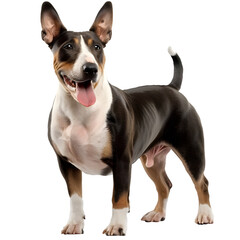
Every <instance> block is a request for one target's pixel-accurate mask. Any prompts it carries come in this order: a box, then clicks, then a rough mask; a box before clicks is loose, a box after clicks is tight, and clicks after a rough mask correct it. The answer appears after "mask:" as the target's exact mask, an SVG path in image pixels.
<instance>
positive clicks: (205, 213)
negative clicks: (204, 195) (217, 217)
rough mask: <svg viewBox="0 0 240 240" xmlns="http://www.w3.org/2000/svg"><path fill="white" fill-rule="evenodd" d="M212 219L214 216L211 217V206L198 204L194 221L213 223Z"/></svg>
mask: <svg viewBox="0 0 240 240" xmlns="http://www.w3.org/2000/svg"><path fill="white" fill-rule="evenodd" d="M213 221H214V217H213V213H212V209H211V207H210V206H209V205H208V204H199V210H198V215H197V218H196V223H199V224H208V223H213Z"/></svg>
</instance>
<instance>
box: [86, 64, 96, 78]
mask: <svg viewBox="0 0 240 240" xmlns="http://www.w3.org/2000/svg"><path fill="white" fill-rule="evenodd" d="M82 68H83V72H84V74H85V75H86V77H89V78H91V77H95V76H96V74H97V72H98V69H97V65H96V64H95V63H86V64H84V65H83V67H82Z"/></svg>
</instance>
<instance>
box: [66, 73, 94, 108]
mask: <svg viewBox="0 0 240 240" xmlns="http://www.w3.org/2000/svg"><path fill="white" fill-rule="evenodd" d="M63 79H64V83H65V85H66V86H67V88H68V89H69V90H70V91H71V92H72V93H73V95H74V96H75V99H76V100H77V101H78V102H79V103H81V104H82V105H84V106H85V107H90V106H92V105H93V104H94V103H95V102H96V96H95V93H94V90H93V86H92V80H87V81H84V82H76V81H74V80H71V79H70V78H69V77H67V76H66V75H63Z"/></svg>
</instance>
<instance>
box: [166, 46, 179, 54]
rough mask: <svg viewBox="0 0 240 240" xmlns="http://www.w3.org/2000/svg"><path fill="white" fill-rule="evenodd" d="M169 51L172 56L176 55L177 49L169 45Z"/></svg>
mask: <svg viewBox="0 0 240 240" xmlns="http://www.w3.org/2000/svg"><path fill="white" fill-rule="evenodd" d="M168 53H169V54H170V55H171V56H175V55H176V54H177V53H176V52H175V51H173V49H172V47H168Z"/></svg>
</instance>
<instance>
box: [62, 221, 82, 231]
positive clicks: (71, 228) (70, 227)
mask: <svg viewBox="0 0 240 240" xmlns="http://www.w3.org/2000/svg"><path fill="white" fill-rule="evenodd" d="M83 227H84V221H82V222H80V223H76V224H74V223H69V224H67V225H66V226H65V227H64V228H63V230H62V234H83Z"/></svg>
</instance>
